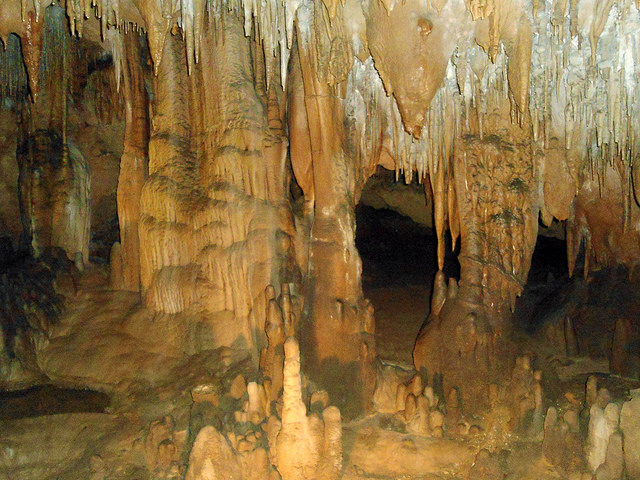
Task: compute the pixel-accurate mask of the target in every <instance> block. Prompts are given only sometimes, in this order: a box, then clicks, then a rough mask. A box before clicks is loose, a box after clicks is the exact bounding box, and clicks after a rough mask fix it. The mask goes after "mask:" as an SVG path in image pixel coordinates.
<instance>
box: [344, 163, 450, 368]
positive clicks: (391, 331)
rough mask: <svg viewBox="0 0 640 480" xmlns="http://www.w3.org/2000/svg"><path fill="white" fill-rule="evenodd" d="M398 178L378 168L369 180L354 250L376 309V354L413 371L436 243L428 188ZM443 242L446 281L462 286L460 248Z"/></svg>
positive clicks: (434, 266) (433, 272)
mask: <svg viewBox="0 0 640 480" xmlns="http://www.w3.org/2000/svg"><path fill="white" fill-rule="evenodd" d="M400 177H401V178H399V179H396V173H395V172H393V171H390V170H386V169H384V168H382V167H378V169H377V172H376V174H375V175H373V176H372V177H371V178H370V179H369V180H368V182H367V184H366V185H365V187H364V189H363V192H362V196H361V198H360V202H359V204H358V205H357V206H356V212H355V213H356V247H357V249H358V252H359V254H360V257H361V260H362V289H363V293H364V296H365V297H366V298H368V299H369V300H370V301H371V303H372V305H373V307H374V309H375V314H374V315H375V319H376V348H377V351H378V354H379V356H380V358H381V359H384V360H388V361H393V362H400V363H403V364H406V365H411V363H412V359H411V354H412V350H413V344H414V342H415V339H416V336H417V334H418V330H419V329H420V327H421V326H422V324H423V323H424V321H425V320H426V318H427V317H428V316H429V310H430V299H431V295H432V289H433V279H434V277H435V275H436V272H437V271H438V265H437V258H436V257H437V248H438V247H437V242H438V240H437V237H436V234H435V232H434V230H433V219H432V210H433V205H432V202H431V201H430V196H429V195H428V194H427V195H425V185H422V184H420V183H419V182H418V181H417V180H416V179H415V178H414V180H413V181H411V182H409V183H406V182H405V180H404V175H401V176H400ZM426 188H427V189H429V188H430V187H429V185H426ZM427 191H429V190H427ZM445 242H446V252H447V253H446V255H445V266H444V273H445V276H446V278H447V280H448V279H449V278H454V279H456V280H458V279H459V277H460V264H459V263H458V260H457V254H458V252H459V246H457V248H456V249H455V250H453V249H452V244H451V235H450V234H449V233H448V232H447V234H446V236H445Z"/></svg>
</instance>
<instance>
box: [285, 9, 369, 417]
mask: <svg viewBox="0 0 640 480" xmlns="http://www.w3.org/2000/svg"><path fill="white" fill-rule="evenodd" d="M314 8H315V9H316V12H315V15H316V16H317V17H321V15H322V14H321V13H319V12H318V11H319V10H320V9H322V8H324V7H323V6H322V5H321V4H320V5H314ZM317 21H318V22H322V21H327V20H326V19H322V18H318V19H317ZM336 23H337V22H336ZM314 30H315V31H314ZM322 30H323V29H322V28H320V27H318V28H317V29H315V28H312V29H311V37H310V38H306V37H305V34H304V33H300V32H301V29H298V32H299V34H298V42H297V43H298V54H299V56H300V67H301V73H302V80H303V85H304V105H305V113H306V118H307V122H308V134H309V139H308V141H309V145H310V150H311V162H312V165H311V171H312V172H313V184H312V185H313V187H312V198H313V202H314V204H313V205H314V207H313V219H312V225H311V232H310V245H309V282H310V285H309V295H308V298H309V318H308V323H307V325H306V328H305V331H303V332H302V341H303V349H304V350H303V354H304V355H305V363H306V364H307V369H308V370H309V371H310V372H311V374H312V375H315V376H316V378H317V379H318V381H319V382H320V383H321V384H322V383H323V378H322V372H323V371H327V370H331V372H330V373H328V375H330V376H332V377H333V378H332V382H333V383H334V384H342V386H341V387H340V388H337V387H336V386H335V385H326V384H324V385H323V387H324V388H328V389H329V391H330V393H332V394H333V397H332V398H333V399H334V400H335V401H336V402H338V404H344V403H346V402H350V401H354V400H358V401H360V402H364V404H361V405H362V406H365V407H366V402H367V398H368V397H369V396H370V394H371V391H370V390H371V389H372V388H373V384H374V383H375V374H374V373H372V368H371V367H372V362H373V358H374V357H375V346H374V343H373V330H374V327H373V311H372V308H371V307H370V304H369V303H368V302H367V301H366V300H365V299H364V297H363V294H362V287H361V270H362V265H361V260H360V256H359V254H358V251H357V249H356V246H355V227H356V225H355V203H356V197H357V192H356V177H357V172H356V169H357V168H359V166H358V164H357V161H356V159H355V158H353V157H350V156H349V155H348V153H347V148H346V143H347V142H346V135H345V131H344V122H343V118H344V112H343V107H342V103H341V99H340V96H339V93H338V92H339V88H340V86H339V85H331V84H330V82H329V81H328V77H329V75H328V73H327V72H326V71H323V69H324V70H326V69H327V64H326V63H325V62H323V59H322V58H321V56H320V55H318V56H316V52H318V51H328V50H330V49H329V48H328V47H327V45H326V44H327V43H328V42H327V39H323V38H320V37H322V36H323V35H324V33H322V32H321V31H322ZM327 63H329V62H327ZM294 142H295V140H294V139H292V144H293V143H294ZM296 161H297V159H292V162H293V163H294V164H295V163H296ZM294 170H295V166H294ZM345 387H346V389H345ZM347 389H350V390H351V391H347ZM336 396H337V397H338V398H335V397H336Z"/></svg>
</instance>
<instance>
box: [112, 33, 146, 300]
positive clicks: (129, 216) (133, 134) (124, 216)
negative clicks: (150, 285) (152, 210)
mask: <svg viewBox="0 0 640 480" xmlns="http://www.w3.org/2000/svg"><path fill="white" fill-rule="evenodd" d="M142 38H143V37H141V36H139V35H137V34H135V33H134V32H131V33H129V34H124V35H122V41H123V45H124V53H125V55H124V57H125V62H124V66H125V71H124V75H123V85H122V87H123V88H122V93H123V97H124V102H125V132H124V151H123V153H122V158H121V160H120V175H119V177H118V190H117V203H118V222H119V224H120V244H121V255H122V256H121V261H122V272H123V277H122V285H121V286H120V287H122V288H123V289H125V290H131V291H139V290H140V241H139V236H138V222H139V219H140V194H141V193H142V187H143V185H144V182H145V179H146V177H147V170H148V144H149V108H148V99H147V93H146V88H145V78H144V68H143V66H142V62H143V56H142V49H141V45H140V41H141V39H142Z"/></svg>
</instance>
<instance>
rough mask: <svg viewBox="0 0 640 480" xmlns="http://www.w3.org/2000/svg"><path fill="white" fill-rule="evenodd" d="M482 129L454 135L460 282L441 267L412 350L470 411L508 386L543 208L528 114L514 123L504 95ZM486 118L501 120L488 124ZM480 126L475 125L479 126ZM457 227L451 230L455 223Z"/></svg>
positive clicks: (420, 364) (418, 365) (484, 405)
mask: <svg viewBox="0 0 640 480" xmlns="http://www.w3.org/2000/svg"><path fill="white" fill-rule="evenodd" d="M492 103H493V107H492V108H491V109H490V110H488V112H487V113H486V114H480V115H485V122H486V123H485V124H484V130H476V129H474V125H473V122H472V126H471V129H472V131H473V132H474V134H472V135H465V136H464V137H463V136H460V137H458V138H456V144H455V148H454V154H453V170H454V174H453V179H452V180H451V181H453V182H454V185H455V189H454V191H453V192H451V191H450V194H453V195H455V202H456V204H457V209H458V211H457V215H456V217H457V218H449V222H453V221H456V222H458V219H459V225H457V227H458V228H459V230H458V231H459V232H460V241H461V248H460V254H459V261H460V281H459V285H455V283H452V282H454V281H453V280H451V281H450V284H449V286H447V285H445V280H444V275H443V274H442V272H439V273H438V274H437V276H436V279H435V282H434V293H433V300H432V309H431V314H430V317H429V320H428V322H427V323H426V324H425V326H424V327H423V329H422V330H421V332H420V334H419V336H418V339H417V341H416V346H415V349H414V362H415V365H416V368H417V369H418V370H421V369H424V371H425V372H426V374H427V375H428V376H432V375H434V374H439V375H442V380H443V386H444V390H445V392H444V394H445V395H447V393H448V392H449V391H450V390H451V389H452V388H456V389H458V390H459V391H460V395H461V398H462V401H463V405H464V408H465V409H466V410H467V411H482V410H483V409H485V408H488V407H489V405H490V397H489V392H490V390H489V385H491V384H495V385H498V386H500V387H501V388H502V389H505V388H508V381H507V379H508V376H509V375H510V372H511V368H512V367H513V361H514V358H515V355H516V353H517V352H516V351H515V350H514V346H513V343H512V342H511V340H510V332H511V324H512V312H513V309H514V308H515V301H516V297H517V296H519V295H520V294H521V292H522V289H523V287H524V284H525V282H526V279H527V274H528V272H529V267H530V264H531V256H532V254H533V249H534V246H535V241H536V235H537V226H538V223H537V221H538V211H539V209H538V207H537V185H538V182H537V176H536V175H537V171H536V168H535V166H534V157H533V149H532V145H531V139H530V134H529V132H530V121H529V118H528V116H525V117H524V118H523V119H522V125H519V124H518V123H517V122H511V121H510V120H509V118H510V117H511V114H512V111H511V110H510V109H511V105H510V102H509V101H508V99H507V98H504V97H503V99H502V101H498V102H496V101H493V102H492ZM489 115H493V118H499V119H502V120H500V121H499V122H497V123H496V124H491V123H489V122H488V121H486V118H487V117H488V116H489ZM476 126H477V125H476ZM452 230H454V229H453V228H452Z"/></svg>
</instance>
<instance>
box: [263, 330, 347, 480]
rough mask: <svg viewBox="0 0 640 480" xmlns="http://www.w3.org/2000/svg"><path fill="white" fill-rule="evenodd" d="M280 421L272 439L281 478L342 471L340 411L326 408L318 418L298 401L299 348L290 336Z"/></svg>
mask: <svg viewBox="0 0 640 480" xmlns="http://www.w3.org/2000/svg"><path fill="white" fill-rule="evenodd" d="M283 401H284V403H283V407H282V421H281V425H280V430H279V432H278V434H277V437H276V441H275V450H276V457H275V460H276V463H275V465H276V467H277V469H278V472H279V473H280V475H281V476H282V478H283V480H303V479H318V480H319V479H329V480H331V479H337V478H338V475H339V474H340V471H341V470H342V440H341V437H342V427H341V418H340V411H339V410H338V409H337V408H336V407H328V408H326V409H325V410H324V411H323V413H322V418H320V417H319V416H317V415H315V414H312V415H310V416H307V410H306V407H305V405H304V403H303V402H302V386H301V380H300V350H299V347H298V343H297V342H296V340H295V339H294V338H292V337H290V338H288V339H287V341H286V342H285V363H284V392H283Z"/></svg>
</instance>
